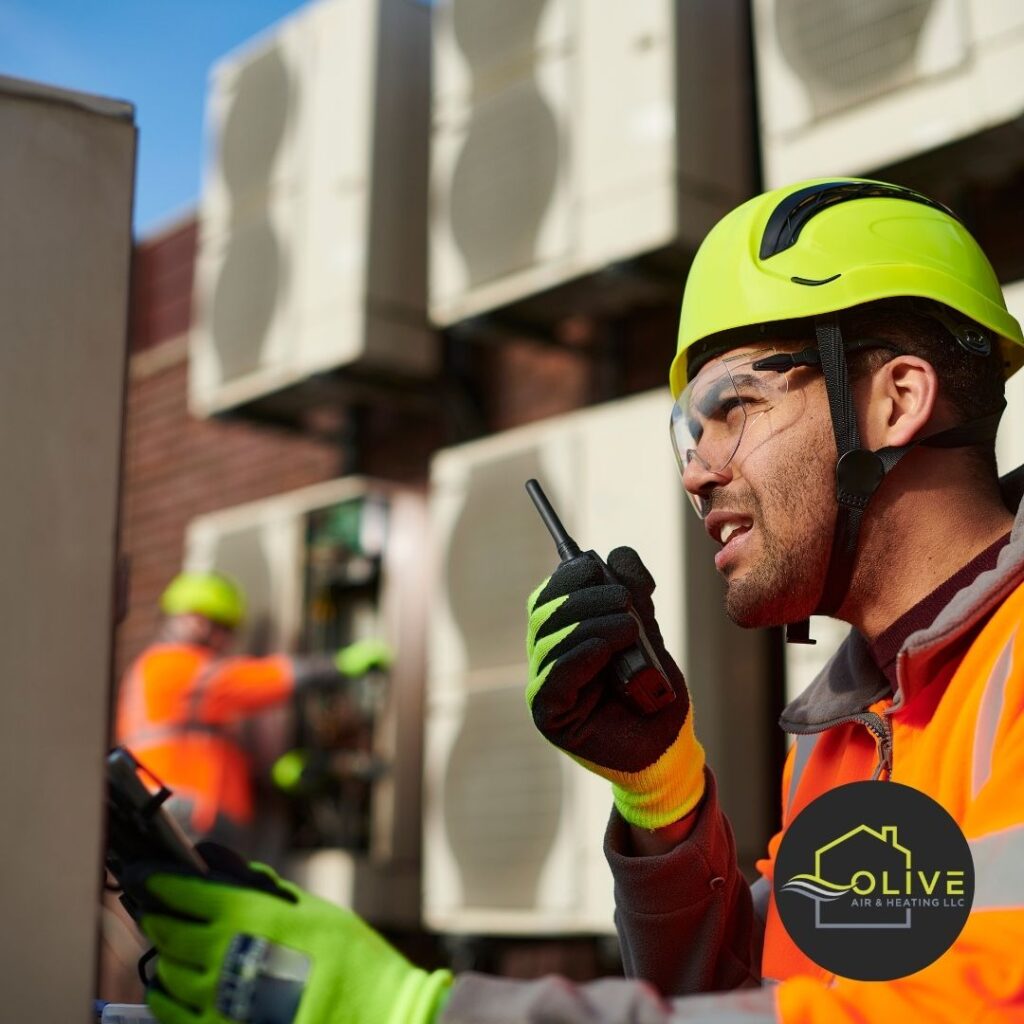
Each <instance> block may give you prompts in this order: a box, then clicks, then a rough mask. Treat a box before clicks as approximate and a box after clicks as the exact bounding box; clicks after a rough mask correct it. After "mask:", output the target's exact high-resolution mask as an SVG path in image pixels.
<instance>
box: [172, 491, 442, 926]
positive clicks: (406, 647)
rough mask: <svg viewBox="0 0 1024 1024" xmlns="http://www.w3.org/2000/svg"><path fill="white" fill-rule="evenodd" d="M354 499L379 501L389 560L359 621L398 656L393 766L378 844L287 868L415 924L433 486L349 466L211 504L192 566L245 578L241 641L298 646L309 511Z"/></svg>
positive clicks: (193, 534) (360, 904) (376, 535)
mask: <svg viewBox="0 0 1024 1024" xmlns="http://www.w3.org/2000/svg"><path fill="white" fill-rule="evenodd" d="M353 501H361V502H363V504H364V505H365V506H366V507H367V508H368V509H371V510H372V512H373V514H372V515H367V516H365V517H364V518H363V523H362V530H363V534H364V535H365V536H364V537H363V538H362V541H361V543H364V544H365V548H366V550H367V551H368V552H374V557H379V558H380V565H381V570H380V584H379V591H378V598H377V601H376V604H375V606H374V607H373V608H372V609H370V610H368V612H367V613H366V614H364V615H362V616H361V617H360V618H359V619H357V620H356V629H357V631H358V632H359V633H360V634H361V635H366V636H373V637H380V638H382V639H384V640H385V641H386V642H387V643H388V644H389V645H391V647H392V648H393V650H394V651H395V655H396V657H395V662H394V664H393V666H392V667H391V668H390V669H389V673H388V688H387V694H386V700H385V705H384V707H383V709H382V711H381V714H380V715H379V717H378V718H377V724H376V728H375V731H374V754H375V755H376V756H377V757H378V758H380V759H381V761H383V762H385V763H387V764H388V765H390V766H391V767H390V770H389V771H388V773H387V775H386V776H385V777H384V778H383V779H381V780H380V781H378V782H376V783H375V784H374V789H373V797H372V809H371V822H370V825H371V842H370V850H369V854H368V855H367V856H365V857H363V856H355V855H353V854H350V853H347V852H346V851H343V850H322V851H318V852H315V853H312V854H303V855H294V856H293V857H292V859H291V861H290V863H289V865H288V870H289V872H290V874H291V877H293V878H296V879H297V880H298V881H300V882H302V883H304V884H306V885H308V886H310V887H312V888H313V889H314V890H315V891H317V892H318V893H319V894H320V895H322V896H324V897H325V898H328V899H332V900H335V901H337V902H340V903H343V904H345V905H348V906H351V907H353V908H354V909H356V910H357V911H359V912H360V913H362V914H364V915H365V916H367V917H368V918H370V919H371V920H373V921H375V922H377V923H379V924H392V925H412V924H415V923H417V922H418V920H419V902H420V900H419V883H420V865H419V851H420V828H419V823H420V815H421V798H420V792H421V786H420V780H421V771H422V765H421V750H422V731H423V726H422V706H423V662H424V657H425V654H424V625H423V623H424V610H423V606H422V602H423V597H424V576H425V571H426V561H425V549H426V534H427V531H426V509H425V503H424V500H423V497H422V496H421V495H420V494H418V493H416V492H414V491H410V490H407V489H404V488H398V487H395V486H394V485H392V484H387V483H383V482H379V481H373V480H367V479H362V478H356V477H350V478H345V479H342V480H336V481H331V482H329V483H324V484H317V485H315V486H312V487H306V488H303V489H301V490H298V491H293V492H291V493H289V494H283V495H279V496H277V497H273V498H268V499H265V500H263V501H257V502H252V503H250V504H246V505H240V506H237V507H235V508H231V509H225V510H223V511H219V512H214V513H210V514H208V515H204V516H200V517H198V518H197V519H195V520H193V521H192V522H191V523H190V524H189V528H188V533H187V537H186V557H185V562H186V565H187V566H188V567H189V568H197V569H209V568H213V569H218V570H220V571H222V572H225V573H228V574H230V575H231V576H233V577H234V578H235V579H237V580H238V582H239V583H240V584H241V585H242V587H243V588H244V590H245V592H246V598H247V632H246V633H245V634H244V635H243V636H242V637H241V638H240V646H242V647H243V648H248V649H249V650H255V651H256V652H258V653H259V652H263V651H267V650H285V651H288V650H294V649H295V645H296V642H297V638H298V636H299V634H300V632H301V627H302V625H303V624H302V621H301V619H302V614H303V611H302V610H303V603H304V602H303V598H304V594H303V579H304V573H305V570H306V564H305V560H306V558H307V545H306V536H307V526H308V523H309V517H310V516H311V514H314V513H317V512H319V511H321V510H325V509H330V508H332V507H336V506H340V505H342V504H343V503H346V502H353ZM370 534H372V536H370ZM359 638H360V637H359V636H353V637H352V639H359ZM283 724H284V723H283V722H282V721H281V720H280V718H278V719H275V718H274V717H273V716H272V717H271V718H270V719H269V729H264V730H262V732H259V731H258V733H257V737H258V736H259V735H262V737H263V739H264V740H271V741H272V744H268V745H273V746H275V747H276V748H278V749H277V750H276V753H277V754H280V753H281V752H282V750H281V749H280V746H281V744H282V742H283V741H284V738H285V736H284V734H285V730H284V729H283V728H282V726H283ZM275 756H276V755H275Z"/></svg>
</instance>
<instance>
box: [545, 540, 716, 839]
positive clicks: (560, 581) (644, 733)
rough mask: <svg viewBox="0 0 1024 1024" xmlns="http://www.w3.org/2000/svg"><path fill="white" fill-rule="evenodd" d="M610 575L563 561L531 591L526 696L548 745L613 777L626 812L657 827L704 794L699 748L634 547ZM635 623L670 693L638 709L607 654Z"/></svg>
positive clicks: (587, 561)
mask: <svg viewBox="0 0 1024 1024" xmlns="http://www.w3.org/2000/svg"><path fill="white" fill-rule="evenodd" d="M608 568H609V569H610V570H611V573H612V576H613V577H614V578H615V579H617V580H618V581H619V582H618V583H613V582H609V581H608V580H607V577H606V576H605V573H604V571H603V569H602V567H601V565H600V563H599V562H598V561H596V559H594V558H593V557H588V556H587V555H580V556H578V557H577V558H574V559H572V560H571V561H568V562H564V563H562V564H561V565H560V566H559V567H558V568H557V569H556V570H555V572H554V573H553V574H552V575H551V576H549V577H548V578H547V579H546V580H545V581H544V582H543V583H542V584H541V585H540V586H539V587H538V588H537V589H536V590H535V591H534V592H533V593H532V594H531V595H530V600H529V602H528V605H527V615H528V625H527V634H526V650H527V656H528V658H529V663H530V676H529V683H528V685H527V690H526V702H527V704H528V705H529V707H530V711H531V713H532V714H533V720H534V723H535V724H536V726H537V728H538V729H539V730H540V731H541V732H542V733H543V734H544V736H546V737H547V739H548V740H550V741H551V742H552V743H553V744H554V745H555V746H556V747H559V748H560V749H562V750H564V751H565V752H566V753H567V754H569V755H570V756H571V757H572V758H574V759H575V760H576V761H579V763H580V764H582V765H583V766H584V767H585V768H587V769H589V770H590V771H592V772H595V773H596V774H598V775H600V776H602V777H603V778H605V779H608V780H609V781H610V782H611V784H612V792H613V795H614V799H615V806H616V807H617V808H618V810H619V813H620V814H621V815H622V817H623V818H625V819H626V821H628V822H630V823H631V824H633V825H637V826H639V827H641V828H648V829H654V828H661V827H662V826H664V825H668V824H670V823H671V822H673V821H677V820H678V819H679V818H682V817H684V816H685V815H687V814H688V813H689V812H690V811H691V810H693V808H694V807H696V805H697V804H698V802H699V801H700V798H701V797H702V796H703V794H704V750H703V748H702V747H701V745H700V743H698V742H697V739H696V737H695V736H694V732H693V713H692V709H691V706H690V697H689V694H688V692H687V690H686V682H685V680H684V679H683V674H682V672H680V671H679V668H678V666H677V665H676V663H675V662H674V661H673V660H672V658H671V656H670V655H669V654H668V652H667V651H666V650H665V644H664V641H663V640H662V636H661V630H660V629H659V628H658V623H657V620H656V619H655V617H654V603H653V602H652V600H651V595H652V593H653V592H654V580H653V579H652V577H651V574H650V573H649V572H648V571H647V569H646V568H645V566H644V564H643V562H641V561H640V556H639V555H638V554H637V553H636V552H635V551H634V550H633V549H632V548H626V547H622V548H616V549H615V550H614V551H612V552H611V554H609V556H608ZM630 608H632V609H633V610H634V611H635V612H636V613H637V614H638V615H639V617H640V620H641V621H642V622H643V626H644V631H645V632H646V634H647V637H648V640H649V641H650V644H651V647H652V648H653V650H654V652H655V654H656V655H657V657H658V660H659V661H660V662H661V666H662V668H663V669H664V670H665V673H666V674H667V676H668V678H669V681H670V682H671V683H672V687H673V689H674V690H675V691H676V699H675V700H674V701H672V702H671V703H670V704H667V705H666V706H665V707H663V708H661V710H659V711H657V712H656V713H655V714H653V715H648V716H644V715H641V714H640V713H639V712H637V711H636V710H634V708H633V707H632V706H631V705H630V704H628V703H627V702H626V701H624V700H623V699H622V697H621V696H620V695H619V694H618V693H617V692H616V690H617V686H616V683H617V680H616V677H615V673H614V670H613V668H612V666H611V661H612V658H613V657H614V656H615V655H616V654H618V653H619V652H621V651H624V650H626V649H627V648H628V647H631V646H632V645H633V644H635V643H636V642H637V637H638V635H639V630H638V627H637V623H636V620H635V619H634V618H633V616H631V615H630V614H629V609H630Z"/></svg>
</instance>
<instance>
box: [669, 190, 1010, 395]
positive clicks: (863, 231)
mask: <svg viewBox="0 0 1024 1024" xmlns="http://www.w3.org/2000/svg"><path fill="white" fill-rule="evenodd" d="M898 297H913V298H922V299H931V300H933V301H935V302H939V303H942V304H943V305H945V306H947V307H948V308H949V309H951V310H955V311H956V312H958V313H960V314H962V315H963V316H964V317H966V318H968V319H969V320H972V321H974V322H975V323H978V324H980V325H982V326H983V327H987V328H988V329H989V330H991V331H992V332H993V334H994V335H995V336H996V339H997V340H998V344H999V345H1000V348H1001V351H1002V355H1003V361H1004V364H1005V372H1006V376H1007V377H1009V376H1010V374H1011V373H1013V372H1014V371H1015V370H1016V369H1017V368H1018V367H1020V365H1021V364H1022V363H1024V337H1022V335H1021V329H1020V324H1018V323H1017V321H1016V320H1015V319H1014V318H1013V317H1012V316H1011V315H1010V314H1009V313H1008V312H1007V309H1006V302H1005V300H1004V299H1003V294H1002V290H1001V289H1000V287H999V282H998V280H997V279H996V275H995V272H994V271H993V269H992V267H991V265H990V264H989V262H988V260H987V259H986V257H985V254H984V253H983V252H982V251H981V248H980V247H979V246H978V243H977V242H975V240H974V239H973V238H972V237H971V235H970V233H969V232H968V231H967V229H966V228H965V227H964V226H963V225H962V224H961V223H960V221H959V220H957V219H956V217H955V216H954V215H953V214H952V213H951V212H950V211H949V210H947V209H946V208H945V207H944V206H942V205H941V204H939V203H936V202H934V201H933V200H931V199H928V198H927V197H926V196H923V195H921V194H920V193H919V192H914V191H912V190H911V189H907V188H902V187H900V186H898V185H889V184H886V183H885V182H878V181H866V180H863V179H858V178H839V179H836V178H828V179H817V180H814V181H804V182H799V183H797V184H795V185H789V186H786V187H785V188H779V189H775V190H774V191H772V192H766V193H764V194H763V195H760V196H756V197H755V198H754V199H751V200H749V201H748V202H746V203H744V204H743V205H742V206H739V207H737V208H736V209H735V210H733V211H732V212H731V213H729V214H727V215H726V216H725V217H724V218H723V219H722V220H721V221H719V222H718V224H716V225H715V227H714V228H712V230H711V232H710V233H709V234H708V236H707V238H705V239H704V242H703V243H702V245H701V247H700V249H699V250H698V251H697V255H696V256H695V257H694V260H693V265H692V267H691V268H690V273H689V275H688V277H687V281H686V291H685V293H684V295H683V308H682V314H681V316H680V321H679V341H678V345H677V348H676V355H675V359H673V361H672V366H671V369H670V370H669V386H670V387H671V389H672V395H673V397H675V398H677V397H678V396H679V393H680V391H682V389H683V388H684V387H685V386H686V384H687V382H688V381H689V379H690V378H691V377H692V376H694V374H695V373H696V371H697V370H698V369H699V368H700V365H701V362H702V360H703V358H704V357H706V355H707V354H708V353H710V352H713V351H720V350H721V349H723V348H729V347H733V346H735V345H737V344H741V343H742V341H741V340H739V339H737V335H735V334H731V335H726V336H725V338H723V339H722V344H721V345H720V346H717V348H716V345H715V343H714V340H713V339H714V336H715V335H719V334H721V333H722V332H724V331H735V330H736V329H737V328H744V327H755V326H757V325H760V324H767V323H771V322H773V321H779V320H790V319H797V318H802V317H814V316H820V315H823V314H826V313H835V312H838V311H839V310H843V309H848V308H850V307H851V306H857V305H860V304H861V303H864V302H872V301H875V300H877V299H889V298H898ZM730 339H731V340H730ZM702 343H704V344H702Z"/></svg>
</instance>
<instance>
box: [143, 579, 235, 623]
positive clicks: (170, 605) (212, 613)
mask: <svg viewBox="0 0 1024 1024" xmlns="http://www.w3.org/2000/svg"><path fill="white" fill-rule="evenodd" d="M160 608H161V609H162V611H163V612H164V614H165V615H203V616H205V617H206V618H208V619H210V620H212V621H213V622H217V623H220V625H222V626H229V627H231V628H232V629H233V628H234V627H235V626H237V625H238V624H239V623H240V622H241V621H242V619H243V618H244V617H245V596H244V595H243V593H242V590H241V588H240V587H239V586H238V584H237V583H235V582H234V580H232V579H230V578H229V577H227V576H222V575H221V574H220V573H217V572H183V573H180V574H179V575H177V576H175V577H174V579H173V580H171V582H170V583H169V584H168V586H167V589H166V590H165V591H164V593H163V596H162V597H161V598H160Z"/></svg>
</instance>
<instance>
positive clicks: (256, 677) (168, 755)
mask: <svg viewBox="0 0 1024 1024" xmlns="http://www.w3.org/2000/svg"><path fill="white" fill-rule="evenodd" d="M294 688H295V682H294V671H293V667H292V663H291V660H290V659H289V658H287V657H284V656H282V655H276V656H272V657H268V658H215V657H213V655H212V654H211V652H210V651H209V650H208V649H206V648H204V647H198V646H192V645H188V644H154V645H153V646H151V647H149V648H147V649H146V650H145V651H144V652H143V653H142V654H141V655H140V656H139V658H138V659H137V660H136V661H135V662H134V663H133V664H132V666H131V668H130V669H129V670H128V674H127V676H126V677H125V679H124V681H123V683H122V685H121V693H120V696H119V699H118V709H117V722H116V727H115V732H116V735H117V742H118V743H121V744H123V745H124V746H126V747H128V749H129V750H131V752H132V753H133V754H134V755H135V757H136V758H137V759H138V761H139V762H140V764H142V765H143V766H144V767H145V768H147V769H148V770H149V771H151V772H152V773H153V774H154V775H155V776H156V777H157V778H158V779H159V780H160V781H161V782H163V783H164V785H166V786H167V787H168V788H169V789H171V790H173V791H174V795H175V797H177V798H180V799H182V800H184V801H188V802H189V803H190V804H191V805H192V826H193V829H194V830H195V832H196V833H197V834H208V833H209V832H210V831H211V830H212V828H213V825H214V823H215V822H216V821H217V819H218V817H220V816H221V815H224V816H226V817H227V818H228V819H229V820H230V821H231V822H233V823H234V824H237V825H240V826H244V825H247V824H249V823H250V822H251V821H252V816H253V800H252V788H251V781H250V766H249V758H248V756H247V755H246V753H245V751H244V750H243V749H242V747H241V746H240V745H239V743H238V742H237V740H236V739H235V737H234V735H233V732H232V727H233V726H234V725H235V724H236V723H237V722H238V721H240V720H241V719H242V718H244V717H246V716H248V715H251V714H253V713H254V712H257V711H260V710H262V709H264V708H267V707H271V706H273V705H275V704H279V703H281V702H282V701H284V700H286V699H287V698H288V697H289V696H290V694H291V693H292V692H293V690H294Z"/></svg>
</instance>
